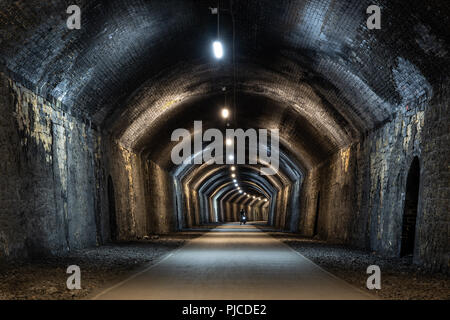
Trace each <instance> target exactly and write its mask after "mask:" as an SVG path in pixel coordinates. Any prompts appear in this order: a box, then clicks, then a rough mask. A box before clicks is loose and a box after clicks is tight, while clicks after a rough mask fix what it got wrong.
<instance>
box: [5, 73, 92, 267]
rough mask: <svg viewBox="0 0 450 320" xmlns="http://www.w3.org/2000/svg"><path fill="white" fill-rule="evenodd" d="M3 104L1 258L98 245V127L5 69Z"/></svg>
mask: <svg viewBox="0 0 450 320" xmlns="http://www.w3.org/2000/svg"><path fill="white" fill-rule="evenodd" d="M0 109H1V112H0V157H1V161H0V163H1V165H0V169H1V179H0V192H1V194H0V258H2V257H6V258H13V257H31V256H35V255H39V254H56V253H60V252H64V251H67V250H70V249H74V248H81V247H86V246H92V245H96V243H98V242H99V241H100V239H99V238H98V234H99V232H98V231H99V230H97V227H98V226H99V223H98V221H96V219H97V218H98V216H96V212H95V210H96V204H97V202H96V199H95V195H96V173H97V172H96V169H95V163H96V160H95V159H96V153H97V151H98V139H97V138H98V133H97V132H96V130H94V129H93V128H92V127H91V126H90V123H89V121H86V120H83V119H82V118H81V117H78V116H74V115H71V114H69V113H67V112H64V111H62V110H63V108H62V106H61V105H60V104H59V103H58V102H57V101H52V102H50V101H46V100H44V99H43V98H41V97H39V96H38V95H37V94H35V93H34V92H33V91H30V90H28V89H26V88H24V87H23V86H21V85H20V84H18V83H16V82H14V81H13V80H11V79H10V78H9V77H8V76H6V75H5V74H0Z"/></svg>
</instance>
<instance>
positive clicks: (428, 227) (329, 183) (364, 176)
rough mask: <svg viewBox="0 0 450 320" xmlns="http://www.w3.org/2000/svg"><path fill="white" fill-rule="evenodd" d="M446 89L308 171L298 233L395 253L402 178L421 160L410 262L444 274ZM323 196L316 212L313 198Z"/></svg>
mask: <svg viewBox="0 0 450 320" xmlns="http://www.w3.org/2000/svg"><path fill="white" fill-rule="evenodd" d="M448 88H449V85H448V84H447V85H444V84H442V86H441V87H440V88H438V90H435V95H434V97H433V99H432V100H430V101H426V102H423V103H415V104H412V106H413V107H411V105H409V106H408V105H406V106H404V109H402V110H400V111H399V112H397V113H396V114H395V116H394V117H393V118H392V119H391V121H389V122H387V123H385V124H384V125H383V126H381V127H380V128H378V129H376V130H374V131H373V132H371V133H369V134H367V136H365V137H363V138H362V139H361V141H360V142H358V143H355V144H353V145H351V146H349V147H348V148H345V149H342V150H340V151H339V152H337V153H336V154H334V155H333V156H332V157H331V158H330V159H328V160H327V161H325V162H324V163H322V164H320V165H319V166H317V167H315V168H313V169H312V170H310V171H309V172H308V173H307V174H306V177H305V180H304V184H303V186H302V191H301V197H300V199H301V212H302V214H301V218H300V223H299V226H300V232H301V233H302V234H304V235H306V236H312V235H314V225H315V223H316V213H317V212H319V216H318V228H317V229H318V235H319V237H321V238H323V239H326V240H328V241H332V242H340V243H346V244H350V245H354V246H358V247H363V248H366V249H369V250H372V251H376V252H378V253H380V254H383V255H386V256H399V254H400V244H401V233H402V223H403V212H404V211H403V210H404V203H405V193H406V180H407V175H408V172H409V169H410V166H411V163H412V160H413V159H414V157H418V158H419V161H420V168H421V173H420V180H421V183H420V191H419V205H418V214H417V223H416V238H415V239H416V240H415V241H416V246H415V248H416V249H415V252H414V262H416V263H419V264H421V265H423V266H425V267H427V268H428V269H431V270H442V271H444V272H448V270H449V221H450V214H449V213H450V210H449V209H450V208H449V203H450V165H449V163H450V162H449V159H450V133H449V119H450V118H449V101H450V99H449V98H450V95H449V92H448V91H449V89H448ZM319 192H320V202H319V209H317V203H318V201H317V199H318V196H319Z"/></svg>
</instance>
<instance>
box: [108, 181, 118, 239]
mask: <svg viewBox="0 0 450 320" xmlns="http://www.w3.org/2000/svg"><path fill="white" fill-rule="evenodd" d="M108 208H109V232H110V235H111V240H113V241H114V240H117V220H116V196H115V192H114V184H113V181H112V178H111V176H109V177H108Z"/></svg>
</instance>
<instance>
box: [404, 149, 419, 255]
mask: <svg viewBox="0 0 450 320" xmlns="http://www.w3.org/2000/svg"><path fill="white" fill-rule="evenodd" d="M419 187H420V163H419V158H418V157H415V158H414V159H413V161H412V163H411V167H410V169H409V172H408V177H407V179H406V193H405V205H404V209H403V224H402V237H401V249H400V256H402V257H403V256H408V255H413V253H414V244H415V235H416V220H417V209H418V205H419Z"/></svg>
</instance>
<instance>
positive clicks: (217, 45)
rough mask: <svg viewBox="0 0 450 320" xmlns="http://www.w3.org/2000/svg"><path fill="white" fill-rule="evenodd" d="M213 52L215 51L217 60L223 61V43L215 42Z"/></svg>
mask: <svg viewBox="0 0 450 320" xmlns="http://www.w3.org/2000/svg"><path fill="white" fill-rule="evenodd" d="M213 51H214V56H215V57H216V59H222V57H223V46H222V42H220V41H214V42H213Z"/></svg>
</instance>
